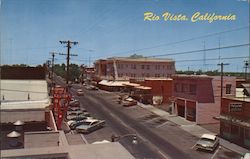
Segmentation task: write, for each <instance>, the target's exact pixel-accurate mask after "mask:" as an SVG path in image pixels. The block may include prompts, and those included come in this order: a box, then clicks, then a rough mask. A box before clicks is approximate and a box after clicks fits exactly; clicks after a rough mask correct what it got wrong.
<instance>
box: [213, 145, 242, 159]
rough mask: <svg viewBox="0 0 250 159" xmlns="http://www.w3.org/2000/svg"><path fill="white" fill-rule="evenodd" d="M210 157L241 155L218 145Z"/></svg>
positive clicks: (238, 157) (235, 157) (232, 158)
mask: <svg viewBox="0 0 250 159" xmlns="http://www.w3.org/2000/svg"><path fill="white" fill-rule="evenodd" d="M211 159H241V155H240V154H238V153H236V152H233V151H231V150H229V149H227V148H225V147H223V146H219V148H218V150H217V152H216V153H215V154H214V156H213V158H211Z"/></svg>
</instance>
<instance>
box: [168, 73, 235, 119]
mask: <svg viewBox="0 0 250 159" xmlns="http://www.w3.org/2000/svg"><path fill="white" fill-rule="evenodd" d="M235 81H236V78H235V77H224V78H223V97H233V96H235V92H236V91H235V90H236V82H235ZM172 89H173V97H172V98H171V101H172V103H173V104H172V113H173V114H176V115H178V116H181V117H183V118H185V119H187V120H189V121H193V122H195V123H197V124H209V123H218V120H215V119H214V117H217V116H219V114H220V104H221V77H220V76H206V75H175V76H173V88H172Z"/></svg>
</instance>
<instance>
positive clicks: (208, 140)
mask: <svg viewBox="0 0 250 159" xmlns="http://www.w3.org/2000/svg"><path fill="white" fill-rule="evenodd" d="M201 140H202V141H207V142H214V141H215V140H211V139H208V138H201Z"/></svg>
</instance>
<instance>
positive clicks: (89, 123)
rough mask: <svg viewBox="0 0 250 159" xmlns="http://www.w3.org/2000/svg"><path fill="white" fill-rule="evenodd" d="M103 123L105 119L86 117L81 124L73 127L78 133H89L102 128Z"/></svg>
mask: <svg viewBox="0 0 250 159" xmlns="http://www.w3.org/2000/svg"><path fill="white" fill-rule="evenodd" d="M104 125H105V120H98V119H87V120H85V121H84V122H83V123H82V124H81V125H79V126H77V127H76V128H75V130H76V132H78V133H90V132H92V131H94V130H97V129H99V128H102V127H103V126H104Z"/></svg>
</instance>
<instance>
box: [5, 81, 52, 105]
mask: <svg viewBox="0 0 250 159" xmlns="http://www.w3.org/2000/svg"><path fill="white" fill-rule="evenodd" d="M0 83H1V90H0V95H1V109H38V108H41V109H42V108H45V107H47V106H48V105H49V104H50V99H49V96H48V86H47V81H46V80H1V81H0Z"/></svg>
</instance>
